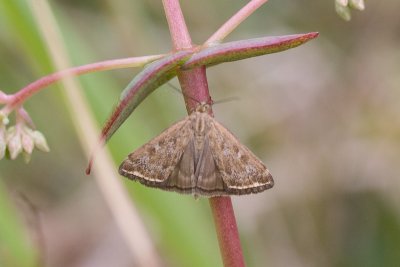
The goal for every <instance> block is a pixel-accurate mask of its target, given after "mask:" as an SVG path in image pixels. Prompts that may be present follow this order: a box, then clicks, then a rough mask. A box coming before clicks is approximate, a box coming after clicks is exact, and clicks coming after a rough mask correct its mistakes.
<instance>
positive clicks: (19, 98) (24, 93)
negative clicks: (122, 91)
mask: <svg viewBox="0 0 400 267" xmlns="http://www.w3.org/2000/svg"><path fill="white" fill-rule="evenodd" d="M163 56H165V55H152V56H144V57H130V58H122V59H113V60H106V61H101V62H96V63H91V64H87V65H82V66H78V67H72V68H69V69H65V70H62V71H59V72H55V73H52V74H50V75H47V76H44V77H42V78H40V79H39V80H36V81H34V82H32V83H30V84H28V85H27V86H26V87H24V88H22V89H21V90H20V91H18V92H17V93H16V94H14V95H10V96H8V98H7V99H6V98H5V97H4V96H3V97H1V96H2V95H0V100H2V99H3V98H4V99H5V100H7V101H8V105H7V106H6V107H5V109H4V110H3V112H4V113H6V114H7V113H9V112H10V111H11V110H12V109H14V108H15V107H17V106H20V105H22V103H23V102H25V101H26V100H27V99H28V98H29V97H31V96H32V95H33V94H35V93H37V92H39V91H41V90H42V89H44V88H46V87H47V86H49V85H51V84H54V83H56V82H58V81H60V80H62V79H65V78H68V77H73V76H78V75H82V74H87V73H91V72H98V71H105V70H112V69H120V68H130V67H138V66H143V65H145V64H147V63H149V62H151V61H154V60H157V59H159V58H161V57H163Z"/></svg>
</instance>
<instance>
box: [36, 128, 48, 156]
mask: <svg viewBox="0 0 400 267" xmlns="http://www.w3.org/2000/svg"><path fill="white" fill-rule="evenodd" d="M31 136H32V138H33V142H34V143H35V146H36V147H37V148H38V149H39V150H42V151H43V152H49V151H50V148H49V146H48V145H47V141H46V138H45V137H44V135H43V134H42V133H41V132H39V131H32V132H31Z"/></svg>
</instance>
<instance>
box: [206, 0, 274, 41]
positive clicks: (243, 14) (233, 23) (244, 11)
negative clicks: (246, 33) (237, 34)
mask: <svg viewBox="0 0 400 267" xmlns="http://www.w3.org/2000/svg"><path fill="white" fill-rule="evenodd" d="M267 1H268V0H252V1H250V2H248V3H247V4H246V5H245V6H244V7H242V8H241V9H240V10H239V11H238V12H237V13H236V14H235V15H233V16H232V17H231V18H230V19H229V20H228V21H227V22H225V23H224V25H222V26H221V28H219V29H218V30H217V31H216V32H215V33H214V34H213V35H212V36H211V37H210V38H208V40H207V41H206V42H205V43H206V44H210V43H215V42H220V41H222V39H224V38H225V37H226V36H227V35H228V34H229V33H231V32H232V31H233V30H234V29H236V27H237V26H239V24H240V23H241V22H243V21H244V20H245V19H246V18H247V17H248V16H250V15H251V14H253V12H254V11H256V10H257V9H258V8H259V7H260V6H262V5H263V4H265V3H266V2H267Z"/></svg>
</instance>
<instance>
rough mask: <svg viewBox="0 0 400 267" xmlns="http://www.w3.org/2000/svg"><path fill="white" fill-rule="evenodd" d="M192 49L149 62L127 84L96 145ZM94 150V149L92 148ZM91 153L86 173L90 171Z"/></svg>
mask: <svg viewBox="0 0 400 267" xmlns="http://www.w3.org/2000/svg"><path fill="white" fill-rule="evenodd" d="M192 53H193V51H190V50H185V51H179V52H177V53H174V54H172V55H170V56H167V57H164V58H163V59H160V60H158V61H155V62H153V63H151V64H149V65H148V66H147V67H146V68H144V69H143V71H141V72H140V73H139V74H138V75H136V77H135V78H133V80H132V81H131V82H130V83H129V84H128V86H127V87H126V88H125V89H124V91H123V92H122V94H121V97H120V100H119V102H118V104H117V106H116V107H115V109H114V111H113V112H112V114H111V116H110V117H109V118H108V120H107V122H106V123H105V125H104V127H103V129H102V132H101V136H100V143H99V145H98V146H102V145H103V144H105V143H106V142H107V141H108V140H109V139H110V138H111V136H112V135H113V134H114V133H115V132H116V131H117V130H118V128H119V127H120V126H121V125H122V123H123V122H124V121H125V120H126V119H127V118H128V117H129V115H130V114H131V113H132V112H133V110H134V109H135V108H136V107H137V106H138V105H139V104H140V103H141V102H142V101H143V100H144V99H145V98H146V97H147V96H148V95H149V94H150V93H152V92H153V91H154V90H155V89H156V88H158V87H160V86H161V85H162V84H164V83H166V82H167V81H169V80H170V79H172V78H173V77H175V76H176V71H177V69H178V68H179V67H180V66H181V65H182V64H183V63H184V62H185V61H186V60H187V59H188V58H189V57H190V55H191V54H192ZM94 151H96V150H94ZM92 161H93V155H92V158H91V160H90V163H89V166H88V168H87V170H86V173H90V168H91V164H92Z"/></svg>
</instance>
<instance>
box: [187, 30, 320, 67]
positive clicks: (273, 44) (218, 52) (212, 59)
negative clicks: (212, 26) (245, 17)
mask: <svg viewBox="0 0 400 267" xmlns="http://www.w3.org/2000/svg"><path fill="white" fill-rule="evenodd" d="M317 36H318V33H317V32H311V33H306V34H293V35H284V36H269V37H262V38H255V39H248V40H241V41H235V42H229V43H223V44H219V45H215V46H210V47H207V48H204V49H203V50H201V51H200V52H198V53H196V54H195V55H193V56H192V57H191V58H190V59H189V60H188V61H187V62H186V63H185V64H184V65H183V66H182V68H183V69H193V68H196V67H199V66H203V65H204V66H213V65H217V64H220V63H223V62H230V61H236V60H241V59H246V58H250V57H256V56H262V55H266V54H271V53H276V52H280V51H284V50H287V49H290V48H294V47H296V46H299V45H301V44H304V43H305V42H307V41H309V40H311V39H314V38H315V37H317Z"/></svg>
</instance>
